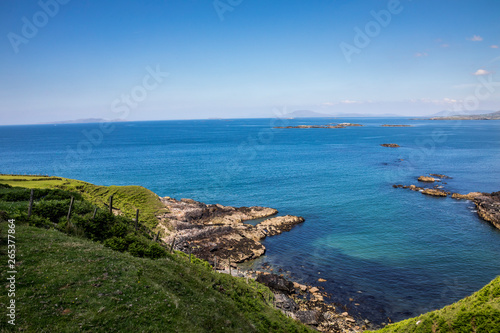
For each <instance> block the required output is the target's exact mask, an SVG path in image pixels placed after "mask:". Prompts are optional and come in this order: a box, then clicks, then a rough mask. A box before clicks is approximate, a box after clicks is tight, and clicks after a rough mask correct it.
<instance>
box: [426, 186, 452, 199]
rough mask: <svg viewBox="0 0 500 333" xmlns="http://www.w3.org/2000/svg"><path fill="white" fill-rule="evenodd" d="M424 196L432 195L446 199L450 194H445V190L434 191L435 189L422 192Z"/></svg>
mask: <svg viewBox="0 0 500 333" xmlns="http://www.w3.org/2000/svg"><path fill="white" fill-rule="evenodd" d="M422 194H426V195H432V196H435V197H446V196H448V192H445V191H443V190H439V189H434V188H426V189H424V190H423V191H422Z"/></svg>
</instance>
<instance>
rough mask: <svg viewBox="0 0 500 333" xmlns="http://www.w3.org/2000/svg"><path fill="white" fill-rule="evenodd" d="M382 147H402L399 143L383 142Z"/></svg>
mask: <svg viewBox="0 0 500 333" xmlns="http://www.w3.org/2000/svg"><path fill="white" fill-rule="evenodd" d="M380 145H381V146H382V147H389V148H398V147H401V146H400V145H398V144H397V143H382V144H380Z"/></svg>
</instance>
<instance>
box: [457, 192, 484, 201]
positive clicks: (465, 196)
mask: <svg viewBox="0 0 500 333" xmlns="http://www.w3.org/2000/svg"><path fill="white" fill-rule="evenodd" d="M481 195H483V193H481V192H470V193H468V194H460V193H453V194H452V195H451V197H452V198H453V199H465V200H471V201H473V200H474V199H475V198H477V197H479V196H481Z"/></svg>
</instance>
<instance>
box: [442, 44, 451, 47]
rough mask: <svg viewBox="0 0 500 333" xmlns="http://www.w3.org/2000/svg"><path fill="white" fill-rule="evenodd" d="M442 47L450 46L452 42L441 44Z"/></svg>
mask: <svg viewBox="0 0 500 333" xmlns="http://www.w3.org/2000/svg"><path fill="white" fill-rule="evenodd" d="M441 47H450V44H446V43H445V44H441Z"/></svg>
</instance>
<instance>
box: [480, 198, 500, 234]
mask: <svg viewBox="0 0 500 333" xmlns="http://www.w3.org/2000/svg"><path fill="white" fill-rule="evenodd" d="M474 203H475V205H476V208H477V214H478V215H479V217H481V218H482V219H483V220H485V221H488V222H490V223H491V224H493V225H494V226H495V227H496V228H497V229H500V192H493V193H490V194H487V193H484V194H483V195H481V196H478V197H476V198H474Z"/></svg>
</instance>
